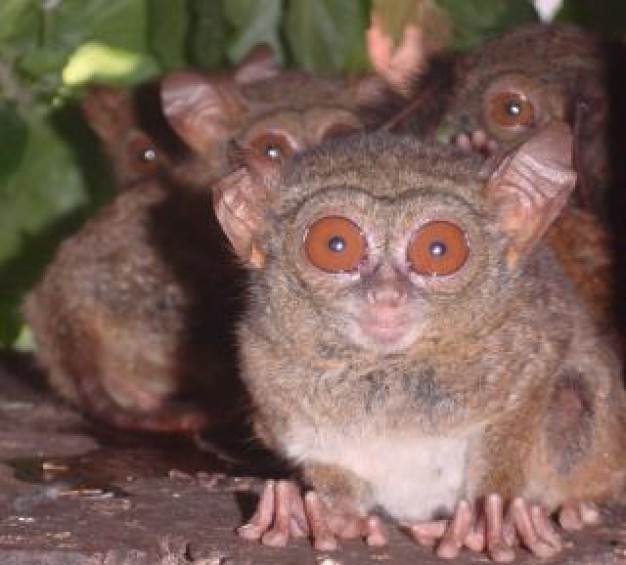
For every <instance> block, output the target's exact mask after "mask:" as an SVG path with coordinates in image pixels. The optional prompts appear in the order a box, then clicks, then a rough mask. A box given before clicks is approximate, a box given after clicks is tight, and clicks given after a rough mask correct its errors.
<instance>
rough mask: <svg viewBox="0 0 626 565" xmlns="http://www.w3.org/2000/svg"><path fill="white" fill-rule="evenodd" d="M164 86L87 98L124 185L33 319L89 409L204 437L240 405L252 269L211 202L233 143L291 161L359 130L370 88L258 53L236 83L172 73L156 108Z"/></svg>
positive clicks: (120, 421) (45, 354) (49, 353)
mask: <svg viewBox="0 0 626 565" xmlns="http://www.w3.org/2000/svg"><path fill="white" fill-rule="evenodd" d="M156 87H159V85H147V86H146V87H144V88H142V89H140V90H138V91H137V92H135V93H132V94H128V93H120V92H117V91H115V90H111V89H107V88H104V87H100V88H96V89H94V90H92V92H91V96H90V97H89V98H88V100H87V101H86V103H85V111H86V114H87V116H88V118H89V120H90V122H91V123H92V124H93V127H94V129H95V131H96V132H97V133H98V135H99V136H100V137H101V138H102V140H103V141H104V146H105V148H106V150H107V152H108V153H109V155H111V156H112V157H113V161H114V167H115V171H116V173H117V177H118V180H119V184H120V188H124V189H125V190H124V191H122V192H121V193H120V194H119V195H118V196H117V197H116V198H115V199H114V200H113V202H112V203H110V204H109V205H108V206H106V207H105V208H104V209H103V210H101V211H100V213H99V214H97V215H96V217H95V218H93V219H92V220H90V221H89V222H88V223H87V224H86V225H85V226H84V227H83V228H82V229H81V230H80V231H79V232H78V233H77V234H76V235H74V236H73V237H71V238H69V239H68V240H67V241H65V242H64V243H63V244H62V246H61V247H60V249H59V251H58V253H57V255H56V257H55V258H54V260H53V261H52V263H51V265H50V266H49V267H48V269H47V271H46V272H45V274H44V277H43V279H42V281H41V282H40V283H39V284H38V286H37V287H36V288H35V289H34V290H33V291H32V292H31V294H30V295H29V297H28V299H27V302H26V306H25V312H26V316H27V319H28V322H29V324H30V326H31V327H32V329H33V332H34V334H35V338H36V341H37V345H38V356H39V359H40V360H41V362H42V364H43V365H44V367H45V368H46V369H47V370H48V372H49V375H50V380H51V383H52V385H53V387H54V388H55V389H56V390H57V391H59V392H60V393H61V394H62V395H63V396H65V397H66V398H68V399H70V400H71V401H73V402H74V403H76V404H77V405H78V406H79V407H81V408H82V409H83V410H84V411H85V412H86V413H87V414H89V415H91V416H93V417H96V418H98V419H100V420H104V421H107V422H110V423H113V424H115V425H117V426H121V427H125V428H135V429H149V430H196V429H199V428H205V427H212V426H215V425H219V424H220V423H222V424H226V422H227V421H228V420H229V418H233V417H234V415H235V414H236V413H237V410H238V408H239V407H240V406H241V398H240V396H239V388H238V384H237V378H236V375H237V367H236V356H235V353H234V343H233V336H232V334H233V329H232V327H233V323H234V320H235V318H236V316H237V312H238V311H239V294H240V291H241V284H240V283H241V280H242V277H243V275H244V272H243V270H242V269H241V267H240V266H239V264H238V261H237V259H236V258H235V257H234V256H233V254H232V252H231V251H230V250H229V248H228V244H227V242H226V241H225V239H224V236H223V234H222V231H221V229H220V228H219V225H218V224H217V222H216V220H215V218H214V217H213V216H212V213H211V211H210V205H209V201H210V199H209V195H208V187H209V185H210V183H211V182H212V181H213V180H215V179H216V178H218V177H219V176H221V175H223V174H224V173H225V172H226V171H227V170H228V167H229V165H228V162H227V148H228V145H229V144H230V143H231V142H233V141H234V142H236V143H237V144H238V145H240V146H241V147H246V148H248V149H249V150H251V151H253V152H255V153H256V154H257V155H258V156H259V157H260V158H263V159H268V160H270V161H271V160H281V159H283V158H285V157H286V156H288V155H290V154H291V153H292V152H294V151H298V150H300V149H302V148H304V147H307V146H309V145H311V144H313V143H317V142H319V141H321V140H322V139H323V138H326V137H331V136H334V135H340V134H342V133H345V132H347V131H352V130H354V129H359V128H360V127H361V126H360V122H359V120H358V118H357V116H356V104H357V103H358V102H359V100H360V99H361V97H362V96H366V95H368V93H369V90H370V89H369V87H368V82H367V80H364V81H359V82H355V83H353V84H348V83H347V82H345V81H342V80H334V79H325V78H318V77H315V76H311V75H306V74H303V73H295V72H293V73H292V72H281V71H280V69H278V67H277V65H276V62H275V61H274V59H273V58H272V57H271V56H270V54H269V53H268V51H267V50H263V49H262V48H261V49H260V50H257V51H256V52H255V53H253V55H251V56H250V58H249V59H248V60H246V61H244V62H243V63H242V64H240V65H239V66H238V67H237V68H235V69H234V70H233V71H232V72H230V73H228V74H223V75H202V74H199V73H195V72H187V71H185V72H176V73H172V74H170V75H167V76H165V77H164V78H163V80H162V81H161V83H160V97H161V98H162V103H161V100H159V89H158V88H156ZM161 107H162V110H161ZM169 124H171V125H169ZM168 128H169V129H168ZM177 135H178V136H179V137H178V138H177ZM181 140H182V141H181ZM183 141H184V142H185V143H183ZM189 148H191V149H189Z"/></svg>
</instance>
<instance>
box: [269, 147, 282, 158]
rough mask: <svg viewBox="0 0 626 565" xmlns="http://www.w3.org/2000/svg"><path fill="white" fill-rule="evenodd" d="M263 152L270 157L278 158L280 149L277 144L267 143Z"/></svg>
mask: <svg viewBox="0 0 626 565" xmlns="http://www.w3.org/2000/svg"><path fill="white" fill-rule="evenodd" d="M265 154H266V155H267V156H268V157H269V158H270V159H279V158H280V155H281V152H280V149H279V148H278V146H276V145H268V146H267V149H266V150H265Z"/></svg>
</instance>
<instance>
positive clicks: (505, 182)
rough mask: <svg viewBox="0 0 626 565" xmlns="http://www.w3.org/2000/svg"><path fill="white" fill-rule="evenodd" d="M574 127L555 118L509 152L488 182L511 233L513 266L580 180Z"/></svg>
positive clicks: (504, 226)
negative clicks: (573, 162) (573, 136)
mask: <svg viewBox="0 0 626 565" xmlns="http://www.w3.org/2000/svg"><path fill="white" fill-rule="evenodd" d="M572 153H573V139H572V132H571V130H570V128H569V126H567V124H565V123H564V122H558V121H554V122H551V123H549V124H547V125H546V126H545V127H543V128H542V129H540V130H539V131H538V132H537V133H536V134H535V135H534V136H533V137H531V138H530V139H529V140H528V141H526V142H525V143H524V144H523V145H521V146H520V147H519V148H518V149H517V150H516V151H515V152H514V153H512V154H510V155H508V156H507V157H506V158H505V159H504V160H503V161H502V163H501V164H500V165H499V167H498V168H497V169H496V171H495V172H494V173H493V174H492V175H491V176H490V178H489V179H488V181H487V184H486V186H485V188H484V195H485V198H486V200H487V203H488V205H489V206H490V207H491V208H492V209H493V210H494V211H495V212H496V214H497V216H498V222H499V224H500V228H501V229H502V230H503V231H504V232H505V234H507V235H508V237H509V248H508V253H507V261H508V264H509V267H513V266H515V265H516V264H517V262H518V260H519V259H520V258H521V257H523V256H524V255H526V254H528V253H529V252H530V250H531V249H532V248H533V247H534V246H535V245H536V244H537V243H538V242H539V241H540V240H541V238H542V236H543V235H544V233H545V232H546V230H547V229H548V228H549V227H550V225H551V224H552V222H553V221H554V220H555V218H556V217H557V216H558V215H559V213H560V212H561V210H562V209H563V207H564V206H565V204H566V203H567V200H568V198H569V196H570V194H571V193H572V190H573V188H574V185H575V184H576V173H575V172H574V168H573V164H572Z"/></svg>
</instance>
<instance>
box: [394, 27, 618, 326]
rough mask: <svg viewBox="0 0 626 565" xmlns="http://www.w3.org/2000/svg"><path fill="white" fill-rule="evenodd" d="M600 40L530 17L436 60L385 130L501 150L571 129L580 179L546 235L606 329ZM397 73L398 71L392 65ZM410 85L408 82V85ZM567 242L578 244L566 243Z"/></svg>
mask: <svg viewBox="0 0 626 565" xmlns="http://www.w3.org/2000/svg"><path fill="white" fill-rule="evenodd" d="M604 55H605V54H604V49H603V44H602V42H601V40H600V39H599V38H598V37H597V36H595V35H593V34H592V33H590V32H588V31H583V30H581V29H578V28H576V27H574V26H571V25H564V24H554V25H544V24H529V25H525V26H521V27H519V28H516V29H513V30H511V31H508V32H506V33H504V34H502V35H501V36H500V37H497V38H495V39H492V40H491V41H487V42H485V43H484V44H482V45H480V46H479V47H478V48H476V49H475V50H474V51H470V52H468V53H462V54H444V55H443V56H440V57H439V58H434V60H433V61H432V62H431V64H430V68H429V70H428V71H427V72H425V74H423V76H419V75H420V69H417V70H416V71H412V70H411V69H410V67H406V68H405V69H404V71H403V73H402V74H403V75H404V76H405V79H406V80H407V82H410V81H409V79H408V77H410V75H411V74H412V73H413V74H416V75H418V76H417V80H416V81H415V84H414V86H413V87H412V88H408V90H410V94H409V95H408V100H409V102H408V103H407V102H406V100H405V99H402V100H400V104H399V109H398V110H396V109H395V108H392V109H391V114H392V117H391V119H389V121H388V123H387V126H386V127H387V128H388V129H394V130H400V131H409V132H412V133H416V134H417V135H418V136H419V137H426V138H428V137H437V138H439V139H440V140H441V141H451V142H452V143H454V144H456V145H458V146H459V147H461V148H462V149H465V150H475V151H478V152H481V153H484V154H494V153H502V152H506V151H509V150H511V149H512V148H514V147H517V146H518V145H519V144H521V143H523V142H524V141H525V140H526V139H528V138H529V137H530V136H531V135H533V134H534V133H535V132H536V131H537V130H538V129H539V128H541V127H542V126H544V125H545V124H546V123H548V122H549V121H551V120H565V121H567V122H568V123H569V124H570V125H571V126H572V127H573V128H574V130H575V132H574V147H575V149H574V164H575V168H576V172H577V174H578V182H577V187H576V190H575V191H574V196H573V199H572V201H573V204H574V206H573V207H568V208H566V209H565V210H564V212H563V214H562V216H561V219H560V220H559V221H558V222H557V223H556V224H555V225H554V227H553V229H552V230H550V232H549V234H548V238H549V240H550V243H551V245H552V246H553V248H554V249H555V250H556V252H557V254H558V256H559V258H560V260H561V262H562V264H563V266H564V267H565V268H566V270H567V272H568V274H569V275H570V277H571V278H573V279H574V280H575V281H576V282H577V286H578V288H579V290H580V291H581V292H582V293H583V295H584V297H585V300H586V302H587V303H588V305H589V306H590V307H591V308H592V310H593V311H594V313H595V316H596V319H597V320H598V321H599V323H601V324H602V325H603V326H610V325H611V323H612V309H613V303H614V292H615V290H614V282H613V270H614V265H613V261H612V243H611V238H610V236H609V232H608V230H607V227H606V225H604V220H606V217H607V201H606V200H607V192H608V189H609V187H610V185H611V180H612V179H611V171H610V166H609V140H608V137H609V131H608V122H609V100H608V98H609V95H608V85H607V77H606V65H605V56H604ZM397 72H399V71H397ZM406 89H407V88H405V90H406ZM572 242H576V245H575V246H572Z"/></svg>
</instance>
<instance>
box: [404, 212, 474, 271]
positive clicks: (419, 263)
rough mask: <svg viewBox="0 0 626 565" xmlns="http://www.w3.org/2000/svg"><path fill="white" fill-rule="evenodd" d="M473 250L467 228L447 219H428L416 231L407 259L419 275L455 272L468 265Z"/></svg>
mask: <svg viewBox="0 0 626 565" xmlns="http://www.w3.org/2000/svg"><path fill="white" fill-rule="evenodd" d="M469 254H470V248H469V243H468V240H467V235H466V234H465V232H464V231H463V230H462V229H461V228H460V227H459V226H457V225H456V224H453V223H452V222H445V221H433V222H428V223H427V224H424V225H423V226H421V227H420V228H419V229H418V230H416V232H415V233H414V234H413V237H412V238H411V241H410V243H409V247H408V249H407V259H408V261H409V264H410V265H411V268H412V269H413V271H414V272H415V273H417V274H418V275H424V276H431V277H442V276H446V275H452V274H454V273H456V272H457V271H458V270H460V269H461V267H463V265H465V263H466V261H467V259H468V257H469Z"/></svg>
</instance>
